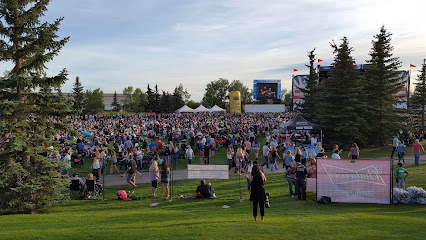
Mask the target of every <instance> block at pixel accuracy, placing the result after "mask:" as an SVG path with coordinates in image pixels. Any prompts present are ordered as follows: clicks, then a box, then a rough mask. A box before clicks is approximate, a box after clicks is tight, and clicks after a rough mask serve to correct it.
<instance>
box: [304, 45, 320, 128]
mask: <svg viewBox="0 0 426 240" xmlns="http://www.w3.org/2000/svg"><path fill="white" fill-rule="evenodd" d="M308 57H309V65H306V67H308V68H309V77H308V78H306V79H305V81H306V88H305V89H300V90H301V91H302V93H303V95H304V97H303V99H304V103H303V104H302V105H301V109H302V114H303V116H304V117H305V118H306V119H307V120H309V121H312V120H313V119H315V111H316V106H315V104H316V102H317V99H316V98H317V96H316V95H317V91H318V80H319V77H318V71H317V70H316V69H315V67H314V63H315V60H316V58H315V48H314V49H313V50H312V51H310V52H309V53H308Z"/></svg>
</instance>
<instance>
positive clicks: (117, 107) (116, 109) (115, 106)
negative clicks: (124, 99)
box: [111, 91, 121, 112]
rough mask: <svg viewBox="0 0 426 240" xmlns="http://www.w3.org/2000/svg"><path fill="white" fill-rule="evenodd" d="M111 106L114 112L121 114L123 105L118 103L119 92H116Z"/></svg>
mask: <svg viewBox="0 0 426 240" xmlns="http://www.w3.org/2000/svg"><path fill="white" fill-rule="evenodd" d="M111 106H112V107H113V109H112V110H113V111H114V112H119V111H120V110H121V105H120V104H119V103H118V99H117V91H114V98H113V100H112V104H111Z"/></svg>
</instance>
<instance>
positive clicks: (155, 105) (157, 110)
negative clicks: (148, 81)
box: [153, 84, 160, 113]
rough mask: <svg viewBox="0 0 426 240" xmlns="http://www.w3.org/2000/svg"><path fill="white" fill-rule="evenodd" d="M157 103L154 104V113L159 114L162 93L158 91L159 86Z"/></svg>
mask: <svg viewBox="0 0 426 240" xmlns="http://www.w3.org/2000/svg"><path fill="white" fill-rule="evenodd" d="M154 96H155V102H154V109H153V110H154V112H155V113H159V112H160V106H159V105H160V92H159V91H158V85H157V84H155V93H154Z"/></svg>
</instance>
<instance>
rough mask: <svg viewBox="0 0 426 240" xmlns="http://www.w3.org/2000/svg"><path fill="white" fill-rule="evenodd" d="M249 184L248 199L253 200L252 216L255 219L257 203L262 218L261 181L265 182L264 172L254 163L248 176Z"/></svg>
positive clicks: (263, 196) (264, 196) (262, 189)
mask: <svg viewBox="0 0 426 240" xmlns="http://www.w3.org/2000/svg"><path fill="white" fill-rule="evenodd" d="M249 180H250V184H251V193H250V201H252V202H253V217H254V221H257V205H259V207H260V217H261V220H262V221H263V220H264V216H265V198H266V193H265V188H264V186H263V183H265V182H266V177H265V174H263V172H262V170H261V169H260V167H259V166H258V165H257V164H256V165H253V168H252V172H251V175H250V177H249Z"/></svg>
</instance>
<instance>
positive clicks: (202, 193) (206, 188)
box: [194, 179, 216, 198]
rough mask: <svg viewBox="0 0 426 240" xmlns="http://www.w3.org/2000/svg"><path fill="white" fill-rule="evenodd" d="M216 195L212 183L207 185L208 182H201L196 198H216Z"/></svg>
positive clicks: (196, 191) (195, 194)
mask: <svg viewBox="0 0 426 240" xmlns="http://www.w3.org/2000/svg"><path fill="white" fill-rule="evenodd" d="M215 197H216V194H215V193H214V189H213V186H212V184H211V183H207V184H206V180H204V179H203V180H201V184H200V186H198V187H197V190H195V193H194V198H215Z"/></svg>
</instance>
